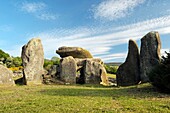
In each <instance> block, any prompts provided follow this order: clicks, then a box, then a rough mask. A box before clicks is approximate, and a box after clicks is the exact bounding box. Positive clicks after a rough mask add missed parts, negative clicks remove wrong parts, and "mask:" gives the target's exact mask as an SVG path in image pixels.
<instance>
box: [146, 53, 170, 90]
mask: <svg viewBox="0 0 170 113" xmlns="http://www.w3.org/2000/svg"><path fill="white" fill-rule="evenodd" d="M166 54H167V56H166V57H162V61H161V64H159V65H157V66H155V67H154V68H153V69H152V71H151V72H150V73H149V80H150V82H151V84H152V85H153V86H155V87H156V88H157V89H158V90H159V91H161V92H166V93H170V53H167V52H166Z"/></svg>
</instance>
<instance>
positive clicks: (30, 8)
mask: <svg viewBox="0 0 170 113" xmlns="http://www.w3.org/2000/svg"><path fill="white" fill-rule="evenodd" d="M45 7H46V4H45V3H42V2H37V3H36V2H32V3H28V2H23V3H22V7H21V8H22V10H24V11H26V12H28V13H35V12H37V11H41V10H43V9H44V8H45Z"/></svg>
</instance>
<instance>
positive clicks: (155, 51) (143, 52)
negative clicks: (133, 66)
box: [140, 32, 161, 82]
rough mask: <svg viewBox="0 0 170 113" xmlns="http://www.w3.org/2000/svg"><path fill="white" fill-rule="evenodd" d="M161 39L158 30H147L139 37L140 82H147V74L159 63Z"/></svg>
mask: <svg viewBox="0 0 170 113" xmlns="http://www.w3.org/2000/svg"><path fill="white" fill-rule="evenodd" d="M160 49H161V40H160V36H159V33H158V32H149V33H148V34H147V35H145V36H144V37H143V38H142V39H141V49H140V77H141V82H148V81H149V78H148V74H149V73H150V71H151V70H152V68H153V67H154V66H156V65H157V64H159V63H160V60H161V58H160V56H161V54H160Z"/></svg>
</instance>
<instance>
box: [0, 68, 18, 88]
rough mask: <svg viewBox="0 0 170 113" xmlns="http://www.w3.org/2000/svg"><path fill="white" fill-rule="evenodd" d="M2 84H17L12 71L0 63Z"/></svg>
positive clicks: (0, 82)
mask: <svg viewBox="0 0 170 113" xmlns="http://www.w3.org/2000/svg"><path fill="white" fill-rule="evenodd" d="M0 85H15V83H14V80H13V73H12V71H11V70H9V69H8V68H6V67H5V66H2V65H0Z"/></svg>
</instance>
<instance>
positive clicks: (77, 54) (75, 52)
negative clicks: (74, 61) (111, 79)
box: [56, 47, 93, 58]
mask: <svg viewBox="0 0 170 113" xmlns="http://www.w3.org/2000/svg"><path fill="white" fill-rule="evenodd" d="M56 53H57V54H59V55H60V57H61V58H63V57H68V56H72V57H73V58H93V56H92V55H91V53H90V52H89V51H87V50H85V49H83V48H80V47H60V48H59V49H58V50H56Z"/></svg>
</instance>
